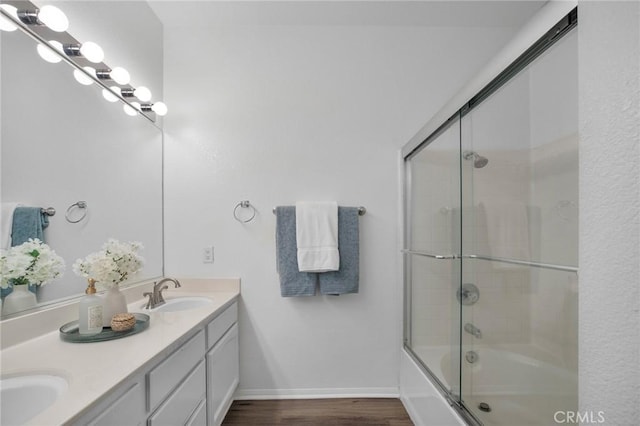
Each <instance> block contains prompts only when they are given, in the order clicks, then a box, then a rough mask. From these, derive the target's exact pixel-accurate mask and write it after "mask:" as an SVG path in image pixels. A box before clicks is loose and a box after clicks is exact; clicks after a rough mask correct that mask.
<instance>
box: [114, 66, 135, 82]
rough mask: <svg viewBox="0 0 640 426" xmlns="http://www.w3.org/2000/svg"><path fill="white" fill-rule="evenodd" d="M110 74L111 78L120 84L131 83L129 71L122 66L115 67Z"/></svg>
mask: <svg viewBox="0 0 640 426" xmlns="http://www.w3.org/2000/svg"><path fill="white" fill-rule="evenodd" d="M109 75H110V76H111V79H112V80H113V81H115V82H116V83H118V84H129V81H131V76H130V75H129V71H127V70H125V69H124V68H122V67H115V68H113V69H112V70H111V73H109Z"/></svg>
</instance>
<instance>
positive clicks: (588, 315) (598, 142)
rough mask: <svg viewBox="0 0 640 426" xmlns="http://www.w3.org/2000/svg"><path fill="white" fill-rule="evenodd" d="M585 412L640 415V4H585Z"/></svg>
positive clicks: (630, 419)
mask: <svg viewBox="0 0 640 426" xmlns="http://www.w3.org/2000/svg"><path fill="white" fill-rule="evenodd" d="M579 13H580V17H579V19H580V23H579V26H578V28H579V31H580V33H579V34H580V39H579V46H580V47H579V49H580V55H579V61H580V62H579V70H580V73H579V87H580V133H581V138H580V253H579V255H580V303H579V315H580V342H579V344H580V346H579V348H580V364H579V369H580V410H581V411H583V412H584V411H587V412H589V411H591V412H595V413H597V412H598V411H603V412H604V418H605V419H606V424H611V425H631V424H637V423H638V419H639V418H640V404H638V401H639V400H640V310H639V309H638V306H640V286H639V282H640V261H639V258H640V214H639V211H640V172H639V170H640V145H639V144H638V141H639V140H640V79H639V77H638V76H640V3H638V2H582V3H581V4H580V11H579Z"/></svg>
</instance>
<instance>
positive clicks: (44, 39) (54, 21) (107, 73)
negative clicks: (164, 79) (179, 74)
mask: <svg viewBox="0 0 640 426" xmlns="http://www.w3.org/2000/svg"><path fill="white" fill-rule="evenodd" d="M10 3H15V4H16V5H17V6H18V8H16V7H15V6H13V5H12V4H4V3H3V4H0V30H2V31H15V30H16V29H20V30H21V31H23V32H24V33H25V34H26V35H27V36H29V37H31V38H32V39H33V40H35V41H36V43H38V45H37V51H38V54H39V55H40V57H42V59H44V60H45V61H47V62H50V63H58V62H61V61H64V62H66V63H68V64H69V65H71V66H72V67H73V68H74V71H73V75H74V78H75V79H76V80H77V81H78V82H79V83H81V84H83V85H87V86H88V85H91V84H93V83H96V84H98V85H99V86H100V87H101V88H102V89H103V90H102V96H103V97H104V98H105V99H106V100H107V101H109V102H117V101H122V102H124V104H125V105H124V111H125V112H126V113H127V114H128V115H131V116H136V115H138V114H140V115H142V116H143V117H145V118H146V119H148V120H149V121H151V122H154V121H155V119H154V117H153V114H149V112H153V113H155V115H158V116H163V115H165V114H167V106H166V105H165V104H164V103H163V102H155V103H153V102H152V101H151V97H152V95H151V91H150V90H149V89H148V88H147V87H144V86H139V87H137V88H133V87H131V85H130V84H129V81H130V80H131V76H130V75H129V72H128V71H127V70H126V69H124V68H122V67H114V68H110V67H108V66H107V64H105V63H103V62H102V61H103V59H104V51H103V50H102V48H101V47H100V46H99V45H97V44H96V43H94V42H91V41H87V42H84V43H80V42H79V41H78V40H77V39H76V38H74V37H73V36H72V35H71V34H69V33H68V32H66V30H67V28H68V27H69V20H68V19H67V17H66V15H65V14H64V13H63V12H62V11H61V10H60V9H58V8H57V7H55V6H51V5H46V6H43V7H41V8H38V7H37V6H36V5H34V4H33V3H32V2H31V1H29V0H21V1H20V2H13V1H12V2H10ZM52 31H55V32H58V33H60V34H58V35H55V40H51V39H50V37H52V34H51V32H52ZM76 58H78V59H76ZM87 62H91V63H94V64H98V65H97V66H95V68H97V70H96V69H94V67H93V66H84V65H87ZM106 80H110V81H113V83H115V84H117V85H111V86H108V85H107V84H108V83H107V81H106ZM131 98H136V100H137V101H139V102H132V99H131ZM141 103H143V104H144V105H141Z"/></svg>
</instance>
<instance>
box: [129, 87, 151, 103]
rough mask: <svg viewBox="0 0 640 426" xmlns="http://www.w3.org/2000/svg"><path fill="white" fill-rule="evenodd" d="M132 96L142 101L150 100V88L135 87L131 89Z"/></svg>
mask: <svg viewBox="0 0 640 426" xmlns="http://www.w3.org/2000/svg"><path fill="white" fill-rule="evenodd" d="M133 96H135V97H136V98H138V99H140V100H141V101H142V102H149V101H150V100H151V90H149V89H148V88H146V87H145V86H140V87H136V89H135V90H134V91H133Z"/></svg>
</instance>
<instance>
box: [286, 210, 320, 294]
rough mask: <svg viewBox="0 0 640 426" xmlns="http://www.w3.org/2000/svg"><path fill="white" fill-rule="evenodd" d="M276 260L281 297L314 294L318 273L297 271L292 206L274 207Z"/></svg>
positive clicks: (294, 215)
mask: <svg viewBox="0 0 640 426" xmlns="http://www.w3.org/2000/svg"><path fill="white" fill-rule="evenodd" d="M276 262H277V267H278V274H280V295H281V296H282V297H290V296H314V295H315V294H316V283H317V282H318V274H314V273H309V272H300V271H298V247H297V245H296V208H295V207H294V206H286V207H276Z"/></svg>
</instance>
